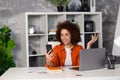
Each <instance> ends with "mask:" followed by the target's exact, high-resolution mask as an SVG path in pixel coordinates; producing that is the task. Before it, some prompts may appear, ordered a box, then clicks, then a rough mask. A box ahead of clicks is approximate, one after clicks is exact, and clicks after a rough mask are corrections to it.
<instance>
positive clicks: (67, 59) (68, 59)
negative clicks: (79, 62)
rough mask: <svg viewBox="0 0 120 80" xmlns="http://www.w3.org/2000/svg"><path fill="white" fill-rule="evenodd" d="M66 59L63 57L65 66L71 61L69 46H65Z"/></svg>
mask: <svg viewBox="0 0 120 80" xmlns="http://www.w3.org/2000/svg"><path fill="white" fill-rule="evenodd" d="M65 50H66V59H65V66H71V65H72V61H71V48H66V47H65Z"/></svg>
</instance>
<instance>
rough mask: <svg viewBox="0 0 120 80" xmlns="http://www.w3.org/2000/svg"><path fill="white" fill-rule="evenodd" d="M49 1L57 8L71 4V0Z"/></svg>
mask: <svg viewBox="0 0 120 80" xmlns="http://www.w3.org/2000/svg"><path fill="white" fill-rule="evenodd" d="M47 1H48V2H50V3H51V4H53V5H55V6H61V5H62V6H66V5H67V4H68V3H69V2H70V0H47Z"/></svg>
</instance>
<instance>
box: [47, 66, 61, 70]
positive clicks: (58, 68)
mask: <svg viewBox="0 0 120 80" xmlns="http://www.w3.org/2000/svg"><path fill="white" fill-rule="evenodd" d="M47 69H48V71H63V69H62V68H61V67H47Z"/></svg>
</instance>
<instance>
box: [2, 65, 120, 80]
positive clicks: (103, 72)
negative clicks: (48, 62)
mask: <svg viewBox="0 0 120 80" xmlns="http://www.w3.org/2000/svg"><path fill="white" fill-rule="evenodd" d="M63 70H64V71H61V72H50V71H48V70H47V69H46V67H36V68H10V69H8V70H7V71H6V72H5V73H4V74H3V75H2V76H1V77H0V80H120V66H116V69H114V70H108V69H106V68H105V69H97V70H89V71H76V70H71V69H69V68H68V67H66V68H63ZM76 75H82V76H76Z"/></svg>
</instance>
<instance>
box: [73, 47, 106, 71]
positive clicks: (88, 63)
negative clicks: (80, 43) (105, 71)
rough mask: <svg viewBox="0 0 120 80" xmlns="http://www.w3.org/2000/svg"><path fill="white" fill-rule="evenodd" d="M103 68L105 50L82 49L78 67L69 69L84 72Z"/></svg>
mask: <svg viewBox="0 0 120 80" xmlns="http://www.w3.org/2000/svg"><path fill="white" fill-rule="evenodd" d="M104 67H105V48H93V49H84V50H81V52H80V66H77V67H72V68H71V69H74V70H79V71H85V70H94V69H101V68H104Z"/></svg>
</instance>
